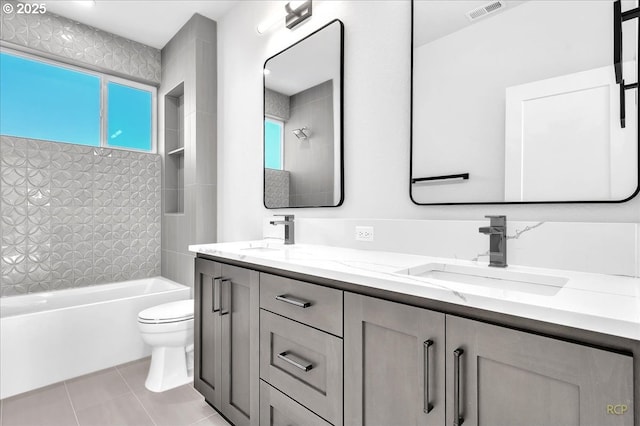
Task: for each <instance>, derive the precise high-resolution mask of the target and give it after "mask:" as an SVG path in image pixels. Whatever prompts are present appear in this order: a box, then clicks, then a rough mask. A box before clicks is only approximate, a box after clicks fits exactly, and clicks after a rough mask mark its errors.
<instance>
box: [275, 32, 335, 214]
mask: <svg viewBox="0 0 640 426" xmlns="http://www.w3.org/2000/svg"><path fill="white" fill-rule="evenodd" d="M343 32H344V29H343V25H342V22H340V21H339V20H334V21H332V22H330V23H328V24H327V25H325V26H324V27H322V28H320V29H319V30H317V31H315V32H314V33H312V34H310V35H308V36H307V37H305V38H304V39H302V40H300V41H298V42H297V43H295V44H293V45H292V46H290V47H288V48H287V49H285V50H283V51H282V52H280V53H278V54H276V55H274V56H272V57H271V58H269V59H267V61H266V62H265V64H264V124H263V126H264V140H263V149H264V163H263V167H264V205H265V207H266V208H269V209H275V208H288V207H336V206H339V205H341V204H342V200H343V198H344V195H343V193H344V191H343V188H344V183H343V160H342V151H343V149H342V146H343V141H342V134H343V132H342V87H343V83H342V81H343V78H342V77H343Z"/></svg>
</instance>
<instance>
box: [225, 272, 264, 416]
mask: <svg viewBox="0 0 640 426" xmlns="http://www.w3.org/2000/svg"><path fill="white" fill-rule="evenodd" d="M220 276H221V280H220V284H221V288H220V294H221V305H220V317H219V318H220V321H221V322H220V325H221V344H220V351H221V352H220V354H221V368H222V370H221V373H222V374H221V404H220V405H219V406H218V407H220V411H221V412H222V414H224V415H225V416H226V417H227V418H228V419H229V420H231V422H232V423H233V424H234V425H236V426H245V425H249V424H250V420H251V418H252V414H254V413H255V414H256V415H255V417H254V418H255V419H256V422H255V423H256V424H257V421H258V414H257V413H258V411H259V400H258V386H259V382H258V380H259V379H258V368H259V352H258V345H257V342H258V317H259V292H258V291H259V290H258V279H259V278H258V272H256V271H252V270H249V269H244V268H238V267H235V266H230V265H224V264H223V265H221V275H220Z"/></svg>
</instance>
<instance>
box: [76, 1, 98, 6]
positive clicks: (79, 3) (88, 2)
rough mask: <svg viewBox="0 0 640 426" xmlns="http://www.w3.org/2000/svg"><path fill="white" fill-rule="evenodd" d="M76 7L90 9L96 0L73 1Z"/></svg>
mask: <svg viewBox="0 0 640 426" xmlns="http://www.w3.org/2000/svg"><path fill="white" fill-rule="evenodd" d="M75 3H76V4H77V5H78V6H84V7H92V6H95V5H96V0H75Z"/></svg>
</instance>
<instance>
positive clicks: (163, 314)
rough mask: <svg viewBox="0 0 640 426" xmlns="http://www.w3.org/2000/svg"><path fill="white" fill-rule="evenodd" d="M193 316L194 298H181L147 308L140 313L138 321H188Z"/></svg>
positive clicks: (155, 322) (156, 322) (154, 322)
mask: <svg viewBox="0 0 640 426" xmlns="http://www.w3.org/2000/svg"><path fill="white" fill-rule="evenodd" d="M192 318H193V299H187V300H179V301H177V302H170V303H165V304H163V305H158V306H154V307H152V308H148V309H145V310H144V311H142V312H140V313H139V314H138V321H140V322H143V323H147V324H149V323H151V324H160V323H166V322H179V321H186V320H190V319H192Z"/></svg>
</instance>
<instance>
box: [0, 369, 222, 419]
mask: <svg viewBox="0 0 640 426" xmlns="http://www.w3.org/2000/svg"><path fill="white" fill-rule="evenodd" d="M148 368H149V358H144V359H141V360H138V361H133V362H130V363H127V364H123V365H119V366H117V367H113V368H109V369H106V370H102V371H98V372H96V373H92V374H88V375H86V376H82V377H78V378H75V379H72V380H67V381H65V382H62V383H57V384H54V385H51V386H47V387H45V388H42V389H37V390H34V391H31V392H27V393H24V394H21V395H16V396H14V397H11V398H7V399H4V400H2V401H0V426H229V424H228V423H227V422H226V421H225V420H224V419H223V418H222V417H221V416H220V415H219V414H218V413H217V412H216V411H215V410H214V409H213V408H211V407H210V406H209V405H208V404H207V403H206V402H204V398H203V397H202V395H200V394H199V393H198V392H196V390H195V389H194V388H193V386H191V385H185V386H180V387H178V388H175V389H171V390H169V391H166V392H162V393H154V392H150V391H148V390H147V389H146V388H145V387H144V381H145V379H146V376H147V371H148Z"/></svg>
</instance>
